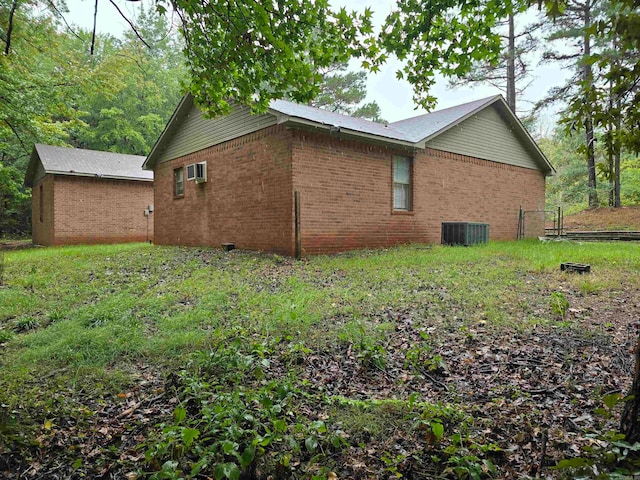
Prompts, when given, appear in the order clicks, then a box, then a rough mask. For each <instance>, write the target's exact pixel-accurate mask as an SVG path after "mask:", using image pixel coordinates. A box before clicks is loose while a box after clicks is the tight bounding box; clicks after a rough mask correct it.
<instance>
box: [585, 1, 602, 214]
mask: <svg viewBox="0 0 640 480" xmlns="http://www.w3.org/2000/svg"><path fill="white" fill-rule="evenodd" d="M590 27H591V2H588V1H587V2H586V4H585V7H584V55H583V59H584V60H587V59H588V58H589V57H590V56H591V33H590V32H589V29H590ZM582 76H583V80H584V85H585V92H586V95H585V102H590V93H591V90H592V89H593V72H592V70H591V65H590V64H589V63H588V62H586V61H585V62H584V63H583V66H582ZM586 110H587V114H586V118H585V120H584V130H585V142H586V147H587V170H588V173H589V208H595V207H597V206H598V192H597V191H596V159H595V152H594V145H593V142H594V135H593V118H592V115H591V111H590V109H589V107H588V105H587V109H586Z"/></svg>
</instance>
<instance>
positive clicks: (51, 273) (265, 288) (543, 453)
mask: <svg viewBox="0 0 640 480" xmlns="http://www.w3.org/2000/svg"><path fill="white" fill-rule="evenodd" d="M4 259H5V265H4V275H3V286H0V478H1V477H2V475H4V476H5V477H6V478H17V477H18V475H19V474H22V475H24V478H42V479H44V478H105V479H106V478H129V479H135V478H158V479H160V478H176V479H177V478H203V479H204V478H216V479H218V478H246V479H250V478H274V479H277V478H308V479H312V478H317V479H323V478H330V479H335V478H356V479H358V478H359V479H365V478H367V479H368V478H400V477H402V478H523V477H527V476H529V477H532V478H533V477H535V476H536V475H539V476H541V477H543V478H544V477H553V478H556V477H558V478H559V477H562V476H563V475H564V476H568V477H570V476H572V475H575V471H573V472H571V471H565V470H554V469H552V468H550V467H552V466H553V465H555V464H556V463H557V462H558V461H560V460H561V459H568V458H575V457H583V459H584V462H587V463H588V462H591V461H592V460H593V459H596V460H597V461H598V462H599V465H600V468H602V465H604V464H606V461H607V459H606V458H605V453H602V452H606V451H609V450H610V449H611V448H613V447H611V443H607V441H608V440H611V438H610V434H611V431H612V430H614V429H615V427H616V418H617V409H619V406H618V407H615V406H613V403H615V402H614V400H615V398H616V397H615V395H614V394H621V393H624V392H626V391H627V390H628V388H629V386H630V381H631V375H632V371H633V365H632V357H631V355H630V354H629V349H630V347H631V346H632V345H635V344H636V341H637V335H638V332H637V323H638V320H640V290H639V287H638V286H639V285H640V246H639V245H638V244H630V243H626V244H606V243H598V244H572V243H566V242H564V243H561V242H559V243H538V242H525V241H523V242H518V243H515V242H511V243H496V242H494V243H490V244H488V245H485V246H478V247H472V248H462V247H441V246H407V247H400V248H393V249H388V250H383V251H362V252H353V253H348V254H343V255H337V256H331V257H314V258H309V259H306V260H303V261H299V262H296V261H294V260H291V259H288V258H282V257H279V256H274V255H262V254H256V253H249V252H239V251H233V252H229V253H223V252H221V251H219V250H209V249H197V248H178V247H157V246H150V245H146V244H133V245H118V246H92V247H66V248H47V249H33V250H23V251H15V252H6V253H5V257H4ZM563 261H571V262H577V263H589V264H591V273H590V274H585V275H579V274H570V273H565V272H561V271H560V268H559V266H560V263H561V262H563ZM0 271H1V270H0ZM603 399H604V400H606V402H607V404H608V407H607V408H605V409H604V410H603V411H602V412H601V415H596V414H594V411H595V410H596V409H597V408H600V407H602V405H603ZM592 434H595V435H597V436H598V438H597V439H594V438H592V436H591V435H592ZM585 446H587V447H591V448H592V449H593V448H594V447H595V452H591V453H589V454H585V453H584V450H583V448H584V447H585ZM600 447H601V448H600ZM580 462H582V460H581V461H576V462H575V465H578V463H580ZM584 462H583V463H584Z"/></svg>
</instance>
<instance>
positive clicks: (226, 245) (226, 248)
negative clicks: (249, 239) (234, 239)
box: [222, 243, 236, 252]
mask: <svg viewBox="0 0 640 480" xmlns="http://www.w3.org/2000/svg"><path fill="white" fill-rule="evenodd" d="M222 248H223V249H224V251H225V252H230V251H231V250H233V249H234V248H236V244H235V243H223V244H222Z"/></svg>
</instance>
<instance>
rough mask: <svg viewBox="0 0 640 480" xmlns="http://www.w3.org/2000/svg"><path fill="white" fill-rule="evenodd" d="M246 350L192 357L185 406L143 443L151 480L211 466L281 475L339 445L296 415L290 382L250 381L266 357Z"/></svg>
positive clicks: (234, 347)
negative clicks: (261, 468)
mask: <svg viewBox="0 0 640 480" xmlns="http://www.w3.org/2000/svg"><path fill="white" fill-rule="evenodd" d="M245 347H246V343H244V342H242V341H240V340H236V341H234V342H233V343H232V344H230V345H228V346H222V345H220V346H218V347H217V349H216V350H213V351H211V352H209V353H204V352H196V353H194V354H193V355H192V359H191V361H190V364H189V366H188V368H187V369H186V370H183V371H182V372H181V373H180V378H179V385H178V388H177V390H178V392H179V395H180V399H181V402H182V404H183V405H184V406H179V407H177V408H176V409H175V410H174V413H173V421H172V422H171V423H166V424H163V425H161V426H160V428H161V432H160V434H159V435H158V437H157V438H156V439H153V440H152V441H151V442H150V443H149V444H148V446H147V451H146V461H147V462H148V463H149V464H150V465H151V466H152V467H153V466H156V467H155V468H156V469H158V471H157V473H154V474H153V475H151V477H150V478H151V479H160V478H178V477H174V475H178V476H180V478H196V477H198V476H199V475H200V473H201V472H203V471H210V469H211V468H213V471H214V478H216V479H225V478H226V479H237V478H239V477H240V475H242V474H246V475H248V474H250V472H254V471H255V469H256V467H257V465H258V464H264V463H271V464H273V468H275V469H276V470H278V471H283V472H286V471H288V470H289V467H290V464H291V462H292V459H293V458H299V457H300V456H303V455H307V454H316V453H317V452H318V451H326V450H327V449H329V450H331V449H336V448H341V447H342V446H343V445H344V441H343V439H342V438H341V437H340V436H339V435H337V434H332V433H331V432H330V431H329V429H328V428H327V425H326V424H325V423H324V422H323V421H321V420H318V421H306V420H305V419H304V418H301V417H298V416H297V415H296V414H295V409H294V406H295V405H296V403H297V402H299V401H300V400H301V391H300V390H298V389H297V388H296V387H294V385H293V384H292V383H291V382H290V381H287V380H280V381H269V382H259V383H255V380H257V379H258V378H262V374H260V373H259V372H260V371H261V365H263V364H264V362H266V361H268V360H266V359H264V358H262V359H261V357H260V356H259V355H256V354H254V353H250V352H246V351H245ZM252 350H253V351H254V352H255V351H263V352H264V351H265V350H266V351H268V350H269V347H268V346H265V345H254V346H253V347H252ZM188 411H189V412H191V413H188ZM158 467H159V468H158Z"/></svg>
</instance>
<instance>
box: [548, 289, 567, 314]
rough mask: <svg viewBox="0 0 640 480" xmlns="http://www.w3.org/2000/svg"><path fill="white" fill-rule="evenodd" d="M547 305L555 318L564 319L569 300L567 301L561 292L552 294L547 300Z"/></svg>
mask: <svg viewBox="0 0 640 480" xmlns="http://www.w3.org/2000/svg"><path fill="white" fill-rule="evenodd" d="M549 305H550V306H551V312H552V313H553V314H554V315H555V316H556V317H560V318H564V317H566V315H567V310H568V309H569V300H567V297H566V296H565V294H564V293H563V292H553V293H552V294H551V298H550V300H549Z"/></svg>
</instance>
